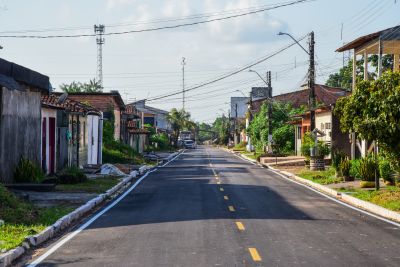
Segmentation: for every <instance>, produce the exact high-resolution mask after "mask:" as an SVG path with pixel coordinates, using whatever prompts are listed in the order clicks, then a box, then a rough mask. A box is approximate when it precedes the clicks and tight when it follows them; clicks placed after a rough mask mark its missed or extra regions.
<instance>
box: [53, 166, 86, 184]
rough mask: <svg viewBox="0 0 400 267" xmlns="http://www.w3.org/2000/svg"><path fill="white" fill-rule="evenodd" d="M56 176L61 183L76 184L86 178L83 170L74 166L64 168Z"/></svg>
mask: <svg viewBox="0 0 400 267" xmlns="http://www.w3.org/2000/svg"><path fill="white" fill-rule="evenodd" d="M57 177H58V180H59V182H60V183H61V184H78V183H83V182H85V181H86V180H87V179H88V178H87V176H86V175H85V174H84V173H83V171H82V170H81V169H79V168H78V167H76V166H72V167H68V168H65V169H64V170H62V171H61V172H60V173H59V174H58V175H57Z"/></svg>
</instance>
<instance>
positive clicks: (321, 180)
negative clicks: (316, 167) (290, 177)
mask: <svg viewBox="0 0 400 267" xmlns="http://www.w3.org/2000/svg"><path fill="white" fill-rule="evenodd" d="M298 176H300V177H302V178H304V179H307V180H311V181H313V182H315V183H318V184H334V183H340V182H341V181H342V179H341V178H336V177H335V169H334V168H329V169H327V170H325V171H310V170H302V171H300V172H299V173H298Z"/></svg>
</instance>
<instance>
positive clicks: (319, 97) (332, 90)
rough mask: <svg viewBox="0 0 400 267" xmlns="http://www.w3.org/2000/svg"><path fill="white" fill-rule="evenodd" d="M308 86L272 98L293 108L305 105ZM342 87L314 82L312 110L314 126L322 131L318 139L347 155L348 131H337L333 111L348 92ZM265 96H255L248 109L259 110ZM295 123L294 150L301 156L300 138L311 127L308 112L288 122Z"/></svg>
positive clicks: (348, 148)
mask: <svg viewBox="0 0 400 267" xmlns="http://www.w3.org/2000/svg"><path fill="white" fill-rule="evenodd" d="M309 92H310V90H309V89H308V88H303V89H301V90H298V91H295V92H290V93H286V94H280V95H276V96H273V98H272V99H273V101H275V102H282V103H291V105H292V106H293V107H294V108H300V107H307V106H308V99H309ZM348 94H349V92H347V91H346V90H345V89H343V88H337V87H329V86H325V85H321V84H316V85H315V96H316V101H317V105H318V109H317V110H316V111H315V125H316V128H318V129H319V130H321V131H322V132H324V133H325V136H324V137H320V138H319V139H320V140H321V141H323V142H325V143H327V144H328V145H330V146H331V148H332V149H340V150H341V151H343V152H344V153H346V154H348V155H350V144H349V138H348V135H347V134H343V133H342V132H341V130H340V125H339V119H338V118H337V117H336V116H335V115H334V114H333V107H334V106H335V103H336V101H337V100H338V99H339V98H340V97H344V96H346V95H348ZM265 101H266V99H265V98H264V99H257V100H255V101H252V102H251V112H252V113H253V114H254V113H256V112H259V111H260V108H261V106H262V104H263V103H265ZM290 123H291V124H292V125H293V126H294V131H295V152H296V155H299V156H300V155H301V152H300V148H301V140H302V138H303V136H304V134H305V133H306V132H309V131H311V129H310V126H311V125H310V112H309V111H307V112H305V113H304V114H298V115H296V117H294V118H293V120H292V121H291V122H290Z"/></svg>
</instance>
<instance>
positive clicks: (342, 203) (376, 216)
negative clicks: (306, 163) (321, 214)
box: [234, 154, 400, 228]
mask: <svg viewBox="0 0 400 267" xmlns="http://www.w3.org/2000/svg"><path fill="white" fill-rule="evenodd" d="M234 155H235V156H236V157H238V158H240V159H241V160H243V161H246V162H249V163H252V164H254V162H251V161H249V160H247V159H244V158H242V157H240V156H238V155H236V154H234ZM264 169H267V170H269V171H271V172H273V173H275V174H277V175H279V176H280V177H282V178H283V179H286V180H288V181H290V182H292V183H295V184H297V185H300V186H302V187H305V188H307V189H309V190H311V191H313V192H315V193H317V194H319V195H321V196H324V197H326V198H328V199H330V200H332V201H334V202H336V203H338V204H340V205H342V206H345V207H348V208H350V209H353V210H355V211H358V212H361V213H364V214H366V215H369V216H371V217H373V218H375V219H378V220H381V221H384V222H386V223H389V224H392V225H394V226H396V227H399V228H400V223H396V222H394V221H391V220H388V219H386V218H383V217H381V216H378V215H375V214H373V213H371V212H368V211H365V210H363V209H360V208H357V207H354V206H352V205H350V204H347V203H345V202H343V201H340V200H338V199H336V198H334V197H331V196H328V195H326V194H324V193H322V192H320V191H318V190H316V189H314V188H312V187H310V186H308V185H305V184H302V183H300V182H297V181H294V180H292V179H290V178H288V177H286V176H284V175H283V174H281V173H279V172H276V171H274V170H271V169H269V168H265V167H264Z"/></svg>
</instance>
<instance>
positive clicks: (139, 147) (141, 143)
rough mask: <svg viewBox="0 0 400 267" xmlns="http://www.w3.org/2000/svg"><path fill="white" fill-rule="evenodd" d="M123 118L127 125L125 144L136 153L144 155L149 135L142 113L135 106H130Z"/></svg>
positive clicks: (127, 107)
mask: <svg viewBox="0 0 400 267" xmlns="http://www.w3.org/2000/svg"><path fill="white" fill-rule="evenodd" d="M122 116H123V119H124V120H125V121H126V124H127V126H126V127H127V131H125V135H124V136H123V142H124V143H125V144H128V145H129V146H130V147H132V148H133V149H134V150H135V151H137V152H139V153H143V151H144V149H145V145H146V141H147V135H148V134H149V133H148V131H147V130H146V129H144V125H143V123H142V117H143V114H142V112H139V111H138V110H137V109H136V106H135V105H134V104H128V105H126V109H125V111H124V112H123V115H122Z"/></svg>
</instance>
